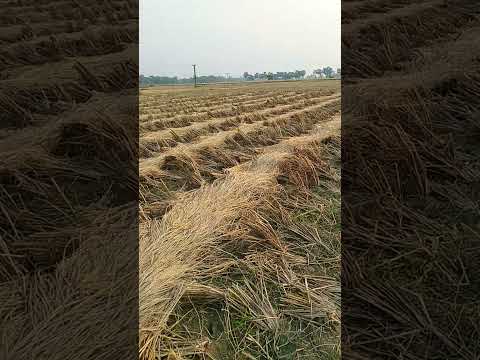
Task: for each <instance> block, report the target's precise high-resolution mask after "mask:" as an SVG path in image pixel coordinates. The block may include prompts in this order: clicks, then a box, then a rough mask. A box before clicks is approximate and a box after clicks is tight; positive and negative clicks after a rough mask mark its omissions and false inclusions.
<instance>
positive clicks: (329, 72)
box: [313, 66, 342, 79]
mask: <svg viewBox="0 0 480 360" xmlns="http://www.w3.org/2000/svg"><path fill="white" fill-rule="evenodd" d="M313 75H318V76H319V77H321V78H326V79H333V78H337V77H340V76H341V75H342V69H341V68H338V69H337V70H336V71H335V70H333V68H332V67H331V66H327V67H324V68H322V69H316V70H314V71H313Z"/></svg>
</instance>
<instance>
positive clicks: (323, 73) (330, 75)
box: [243, 66, 341, 81]
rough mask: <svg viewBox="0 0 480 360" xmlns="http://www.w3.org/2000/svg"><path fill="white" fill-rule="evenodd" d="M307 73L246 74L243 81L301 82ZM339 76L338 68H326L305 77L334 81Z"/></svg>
mask: <svg viewBox="0 0 480 360" xmlns="http://www.w3.org/2000/svg"><path fill="white" fill-rule="evenodd" d="M306 74H307V72H306V71H305V70H296V71H289V72H285V71H277V72H276V73H272V72H268V73H267V72H263V73H258V72H257V73H255V74H250V73H248V72H244V73H243V79H244V80H246V81H254V80H302V79H305V75H306ZM340 76H341V69H340V68H338V69H337V70H336V71H335V70H334V69H333V68H332V67H331V66H327V67H324V68H321V69H316V70H314V71H313V73H312V74H311V75H308V76H307V79H316V78H325V79H335V78H339V77H340Z"/></svg>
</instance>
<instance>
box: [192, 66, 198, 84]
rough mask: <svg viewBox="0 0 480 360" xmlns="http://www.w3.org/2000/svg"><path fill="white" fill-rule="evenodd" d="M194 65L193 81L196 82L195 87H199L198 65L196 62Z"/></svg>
mask: <svg viewBox="0 0 480 360" xmlns="http://www.w3.org/2000/svg"><path fill="white" fill-rule="evenodd" d="M192 66H193V83H194V85H193V86H194V87H197V65H196V64H194V65H192Z"/></svg>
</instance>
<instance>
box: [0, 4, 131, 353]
mask: <svg viewBox="0 0 480 360" xmlns="http://www.w3.org/2000/svg"><path fill="white" fill-rule="evenodd" d="M0 9H1V10H0V14H1V15H0V74H1V76H0V118H1V119H0V214H1V215H0V248H1V250H0V253H1V254H0V339H1V342H2V344H1V346H0V358H2V359H70V358H75V359H93V358H95V359H120V358H121V359H136V358H138V1H136V0H135V1H132V0H113V1H102V2H100V1H93V0H84V1H80V2H79V1H73V0H62V1H50V0H42V1H39V0H11V1H7V0H6V1H2V2H1V4H0Z"/></svg>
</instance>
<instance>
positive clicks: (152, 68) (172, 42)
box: [140, 0, 341, 77]
mask: <svg viewBox="0 0 480 360" xmlns="http://www.w3.org/2000/svg"><path fill="white" fill-rule="evenodd" d="M340 4H341V0H140V73H141V74H144V75H164V76H175V75H176V76H179V77H190V76H191V74H192V64H197V65H198V73H199V75H210V74H213V75H224V74H225V73H230V74H231V75H232V76H240V75H241V74H243V72H244V71H248V72H250V73H255V72H263V71H267V72H268V71H272V72H277V71H294V70H302V69H305V70H306V71H307V74H309V73H311V72H312V71H313V69H315V68H318V67H323V66H332V67H333V68H334V69H336V68H337V67H340V36H341V35H340V34H341V30H340V29H341V25H340V16H341V15H340Z"/></svg>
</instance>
